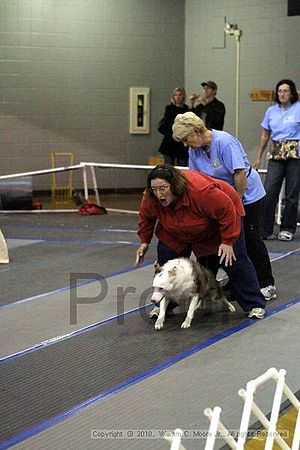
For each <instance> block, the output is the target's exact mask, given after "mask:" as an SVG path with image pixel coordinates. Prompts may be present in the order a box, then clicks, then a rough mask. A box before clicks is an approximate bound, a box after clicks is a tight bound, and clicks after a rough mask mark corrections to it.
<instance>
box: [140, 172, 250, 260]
mask: <svg viewBox="0 0 300 450" xmlns="http://www.w3.org/2000/svg"><path fill="white" fill-rule="evenodd" d="M183 173H184V175H185V177H186V178H187V180H188V185H187V192H186V193H185V194H184V195H183V196H182V197H180V198H178V200H177V202H176V205H175V207H174V206H173V205H172V207H171V206H162V205H161V204H160V203H159V201H158V200H157V199H152V198H150V197H149V196H148V194H147V193H146V192H145V193H144V195H143V198H142V202H141V205H140V218H139V229H138V235H139V237H140V240H141V242H142V243H145V244H149V243H150V242H151V239H152V237H153V233H154V230H155V234H156V236H157V238H158V239H159V240H160V241H161V242H163V243H164V244H166V245H167V246H169V247H170V248H172V249H173V250H175V251H176V252H177V253H179V252H181V251H182V250H184V249H185V248H186V247H187V246H191V247H192V250H193V252H194V253H195V255H196V256H206V255H211V254H215V253H217V251H218V248H219V245H220V244H221V243H223V244H228V245H232V244H233V243H234V241H235V239H236V238H237V237H238V236H239V234H240V230H241V217H242V216H244V215H245V211H244V208H243V205H242V202H241V200H240V198H239V196H238V194H237V192H236V191H235V190H234V189H233V187H232V186H230V185H229V184H228V183H226V182H225V181H222V180H217V179H215V178H211V177H209V176H207V175H204V174H202V173H200V172H198V171H194V170H185V171H184V172H183Z"/></svg>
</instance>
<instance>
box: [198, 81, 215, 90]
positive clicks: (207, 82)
mask: <svg viewBox="0 0 300 450" xmlns="http://www.w3.org/2000/svg"><path fill="white" fill-rule="evenodd" d="M201 86H209V87H211V88H212V89H214V90H217V89H218V86H217V85H216V83H215V82H214V81H203V82H202V83H201Z"/></svg>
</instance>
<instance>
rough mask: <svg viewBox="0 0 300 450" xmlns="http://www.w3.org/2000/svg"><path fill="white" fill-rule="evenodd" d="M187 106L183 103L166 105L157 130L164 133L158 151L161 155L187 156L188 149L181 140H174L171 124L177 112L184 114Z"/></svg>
mask: <svg viewBox="0 0 300 450" xmlns="http://www.w3.org/2000/svg"><path fill="white" fill-rule="evenodd" d="M188 109H189V108H188V106H187V105H183V106H182V107H180V106H175V105H174V104H173V103H170V105H167V106H166V109H165V114H164V117H163V119H162V120H161V121H160V123H159V126H158V131H159V132H160V133H161V134H163V135H164V138H163V140H162V143H161V144H160V147H159V152H160V153H162V154H163V155H169V156H175V157H185V158H187V157H188V149H187V148H186V147H185V146H184V145H183V143H182V142H176V141H174V139H173V137H172V135H173V132H172V125H173V123H174V120H175V117H176V116H177V114H184V113H185V112H187V111H188Z"/></svg>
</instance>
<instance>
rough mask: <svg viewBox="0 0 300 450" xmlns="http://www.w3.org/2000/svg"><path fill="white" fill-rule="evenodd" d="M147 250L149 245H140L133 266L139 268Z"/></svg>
mask: <svg viewBox="0 0 300 450" xmlns="http://www.w3.org/2000/svg"><path fill="white" fill-rule="evenodd" d="M148 248H149V244H145V243H144V244H141V245H140V246H139V248H138V249H137V251H136V258H135V265H136V266H139V265H140V264H142V262H143V261H144V256H145V254H146V252H147V250H148Z"/></svg>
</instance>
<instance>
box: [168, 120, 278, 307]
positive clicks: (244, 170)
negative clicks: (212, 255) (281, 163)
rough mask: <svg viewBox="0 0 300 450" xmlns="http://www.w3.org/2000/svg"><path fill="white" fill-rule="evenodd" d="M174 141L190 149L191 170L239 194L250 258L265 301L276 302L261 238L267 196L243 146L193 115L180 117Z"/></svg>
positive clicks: (174, 126)
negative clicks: (265, 197) (203, 174)
mask: <svg viewBox="0 0 300 450" xmlns="http://www.w3.org/2000/svg"><path fill="white" fill-rule="evenodd" d="M173 137H174V139H176V140H178V141H182V142H183V143H184V145H186V146H187V147H189V168H190V169H193V170H199V171H200V172H203V173H205V174H207V175H210V176H211V177H214V178H218V179H221V180H224V181H227V183H229V184H231V186H233V187H234V188H235V190H236V191H237V193H238V194H239V196H240V198H241V200H242V202H243V205H244V208H245V212H246V215H245V217H244V220H243V224H244V232H245V241H246V247H247V253H248V256H249V258H250V259H251V261H252V263H253V266H254V268H255V270H256V273H257V277H258V280H259V285H260V288H261V292H262V294H263V295H264V297H265V299H266V300H273V299H275V298H276V288H275V285H274V284H275V281H274V277H273V274H272V267H271V263H270V258H269V255H268V251H267V248H266V246H265V244H264V242H263V240H262V236H261V218H262V201H263V198H264V196H265V195H266V192H265V190H264V187H263V184H262V182H261V179H260V176H259V174H258V173H257V172H256V170H252V167H251V166H250V163H249V161H248V158H247V155H246V152H245V150H244V149H243V146H242V144H241V143H240V141H239V140H238V139H236V138H235V137H234V136H232V135H231V134H229V133H226V132H225V131H219V130H209V129H208V128H206V126H205V125H204V123H203V121H202V120H201V119H200V118H199V117H198V116H196V114H194V113H192V112H187V113H185V114H181V115H178V116H177V117H176V119H175V122H174V125H173Z"/></svg>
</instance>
